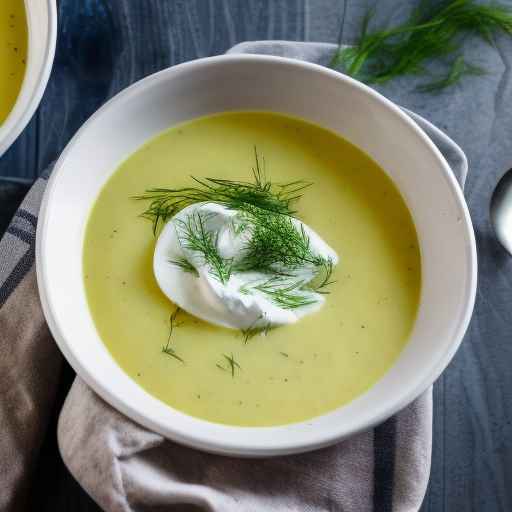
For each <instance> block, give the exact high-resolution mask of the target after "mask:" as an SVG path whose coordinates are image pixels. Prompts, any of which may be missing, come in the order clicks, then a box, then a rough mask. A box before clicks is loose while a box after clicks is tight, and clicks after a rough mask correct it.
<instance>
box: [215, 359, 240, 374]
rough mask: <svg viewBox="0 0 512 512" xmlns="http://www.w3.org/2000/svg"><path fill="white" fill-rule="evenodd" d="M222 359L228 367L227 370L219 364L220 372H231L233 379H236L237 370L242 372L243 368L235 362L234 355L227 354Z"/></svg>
mask: <svg viewBox="0 0 512 512" xmlns="http://www.w3.org/2000/svg"><path fill="white" fill-rule="evenodd" d="M222 357H223V358H224V359H225V361H226V363H225V364H227V365H228V367H227V368H226V367H224V366H222V365H221V364H219V363H217V364H216V366H217V368H219V370H223V371H229V372H230V373H231V377H232V378H234V377H235V372H236V370H238V371H240V370H242V367H241V366H240V365H239V364H238V363H237V362H236V361H235V358H234V357H233V354H231V355H229V356H228V355H226V354H222Z"/></svg>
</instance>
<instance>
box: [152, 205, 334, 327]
mask: <svg viewBox="0 0 512 512" xmlns="http://www.w3.org/2000/svg"><path fill="white" fill-rule="evenodd" d="M291 220H292V222H293V223H294V225H295V227H296V228H297V229H298V230H299V232H302V233H303V234H305V236H307V238H308V240H309V247H310V252H311V253H312V254H314V255H315V256H318V257H321V258H323V259H324V260H325V261H328V262H329V264H331V265H336V264H337V263H338V255H337V254H336V252H335V251H334V250H333V249H332V248H331V247H329V245H327V243H326V242H324V241H323V240H322V238H321V237H320V236H319V235H318V234H317V233H315V231H313V230H312V229H311V228H310V227H309V226H307V225H306V224H304V223H303V222H301V221H300V220H298V219H291ZM191 232H192V234H193V235H194V237H195V238H194V240H191V238H190V235H191ZM251 236H252V231H251V229H247V226H246V223H245V222H244V218H243V216H242V215H241V214H240V212H238V211H237V210H231V209H229V208H227V207H225V206H223V205H220V204H217V203H196V204H192V205H190V206H188V207H186V208H184V209H183V210H181V211H180V212H179V213H177V214H176V215H175V216H174V217H173V218H172V219H170V220H169V221H168V222H167V224H166V225H165V226H164V227H163V229H162V231H161V233H160V235H159V237H158V240H157V243H156V246H155V252H154V258H153V270H154V274H155V277H156V280H157V282H158V285H159V286H160V288H161V290H162V291H163V293H164V294H165V295H166V296H167V297H168V298H169V299H170V300H171V301H173V302H174V303H175V304H176V305H177V306H179V307H180V308H181V309H183V310H184V311H186V312H188V313H190V314H192V315H194V316H196V317H198V318H201V319H203V320H206V321H207V322H210V323H212V324H216V325H220V326H224V327H229V328H233V329H252V328H256V329H258V328H261V329H264V328H266V327H275V326H280V325H285V324H290V323H294V322H296V321H297V320H299V319H300V318H301V317H303V316H304V315H307V314H309V313H313V312H314V311H317V310H318V309H319V308H321V307H322V305H323V303H324V302H325V296H324V295H322V294H320V293H317V292H316V291H315V290H314V288H313V287H308V283H310V282H311V281H312V280H313V279H314V278H315V274H316V273H317V272H318V269H315V268H314V267H312V265H308V264H304V265H302V266H299V267H295V268H294V269H293V271H292V272H284V271H286V269H276V272H275V273H274V274H269V273H268V271H267V272H258V271H251V270H249V271H243V270H242V271H237V270H236V269H237V266H239V265H238V264H239V263H240V262H243V258H244V256H245V254H246V251H247V247H248V243H249V242H250V239H251ZM197 238H199V239H200V240H199V241H200V242H201V241H202V242H205V241H206V242H209V248H210V249H211V248H212V247H213V249H214V251H213V256H212V257H210V258H206V257H205V254H204V250H198V247H197V244H196V243H195V242H197ZM226 262H227V264H225V263H226ZM223 263H224V265H223ZM297 283H299V284H300V283H302V285H301V286H300V287H295V288H294V286H296V285H297ZM280 290H281V292H282V290H284V293H285V294H286V293H292V294H295V295H297V294H298V295H299V297H301V299H302V298H303V299H304V300H301V301H300V302H301V303H302V305H299V306H298V307H297V306H293V307H290V306H289V305H287V304H283V301H282V300H279V298H278V299H276V293H273V292H277V293H278V294H279V293H281V292H280ZM286 290H288V291H286ZM284 302H286V301H284Z"/></svg>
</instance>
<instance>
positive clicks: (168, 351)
mask: <svg viewBox="0 0 512 512" xmlns="http://www.w3.org/2000/svg"><path fill="white" fill-rule="evenodd" d="M180 311H181V309H180V308H179V307H177V308H176V309H175V310H174V311H173V312H172V313H171V316H170V317H169V336H168V337H167V343H166V344H165V345H164V346H163V347H162V352H163V353H164V354H167V355H168V356H171V357H173V358H174V359H177V360H178V361H180V362H181V363H185V361H184V360H183V359H182V358H181V357H180V356H179V355H178V354H176V351H175V350H174V349H173V348H172V347H171V341H172V340H171V338H172V333H173V332H174V329H175V327H177V326H178V325H179V323H178V321H177V318H178V313H179V312H180Z"/></svg>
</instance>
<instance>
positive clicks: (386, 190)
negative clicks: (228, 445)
mask: <svg viewBox="0 0 512 512" xmlns="http://www.w3.org/2000/svg"><path fill="white" fill-rule="evenodd" d="M254 146H256V147H257V149H258V152H259V154H260V155H262V156H263V157H264V158H265V162H266V174H267V178H270V179H271V180H272V181H274V182H289V181H293V180H299V179H301V180H306V181H309V182H312V183H313V185H312V186H310V187H309V188H307V189H306V190H305V191H304V192H303V197H302V198H301V199H300V201H299V202H298V203H297V211H298V215H299V216H300V218H301V219H302V220H303V221H304V222H306V223H307V224H308V225H309V226H311V227H312V228H313V229H314V230H315V231H316V232H317V233H319V234H320V235H321V236H322V238H323V239H324V240H325V241H326V242H327V243H328V244H329V245H330V246H331V247H333V248H334V250H335V251H336V252H337V253H338V255H339V257H340V262H339V264H338V265H337V266H336V268H335V272H334V275H333V278H334V279H335V280H336V281H335V282H334V283H333V284H332V285H331V286H330V294H329V295H328V296H327V300H326V302H325V304H324V306H323V307H322V309H321V310H320V311H319V312H317V313H314V314H312V315H308V316H306V317H304V318H303V319H301V320H300V321H298V322H297V323H295V324H292V325H287V326H283V327H279V328H276V329H274V330H272V331H270V332H269V333H268V334H267V335H257V336H255V337H253V338H252V339H250V340H249V341H248V342H247V343H244V337H243V335H242V334H241V333H240V332H239V331H236V330H231V329H226V328H222V327H215V326H212V325H209V324H207V323H206V322H203V321H201V320H198V319H197V318H194V317H192V316H190V315H188V314H186V313H183V312H180V313H179V314H178V317H177V318H176V321H175V327H174V329H173V331H172V336H171V343H172V347H173V350H174V351H175V354H177V355H178V356H179V358H181V359H182V361H183V362H182V361H180V360H179V359H177V358H175V357H171V356H169V355H168V354H166V353H163V352H162V347H163V346H165V345H166V343H167V342H168V340H169V332H170V325H169V317H170V314H171V313H172V312H173V311H174V309H175V307H174V305H173V304H172V303H171V302H170V301H169V300H168V299H167V297H166V296H164V294H163V293H162V292H161V291H160V289H159V287H158V285H157V283H156V281H155V278H154V275H153V268H152V259H153V251H154V247H155V237H154V236H153V233H152V226H151V222H150V221H148V220H147V219H144V218H141V217H140V214H141V212H142V211H143V210H144V209H145V207H146V206H147V205H145V204H142V203H141V202H140V201H136V200H134V199H133V198H132V196H135V195H140V194H141V193H143V192H144V191H145V190H146V189H149V188H153V187H171V188H176V187H184V186H188V185H191V184H192V182H191V179H190V175H193V176H197V177H212V178H229V179H237V180H248V179H250V177H251V167H252V166H253V164H254V156H253V148H254ZM83 266H84V280H85V287H86V292H87V298H88V302H89V306H90V311H91V314H92V318H93V320H94V322H95V325H96V328H97V330H98V332H99V335H100V337H101V338H102V340H103V341H104V343H105V344H106V346H107V347H108V349H109V351H110V353H111V354H112V356H113V358H114V359H115V360H116V361H117V362H118V364H119V365H120V366H121V367H122V368H123V370H124V371H125V372H126V373H127V374H128V375H130V376H131V377H132V378H133V379H134V380H135V381H137V382H138V383H139V384H140V385H141V386H142V387H144V388H145V389H146V390H147V391H148V392H149V393H151V394H153V395H154V396H156V397H157V398H159V399H160V400H162V401H164V402H166V403H167V404H169V405H171V406H172V407H174V408H176V409H178V410H181V411H183V412H186V413H188V414H190V415H193V416H197V417H200V418H203V419H206V420H210V421H213V422H219V423H226V424H233V425H245V426H263V425H278V424H285V423H290V422H295V421H300V420H305V419H308V418H311V417H314V416H317V415H320V414H322V413H326V412H328V411H331V410H333V409H335V408H337V407H339V406H340V405H342V404H345V403H347V402H349V401H351V400H353V399H354V398H356V397H357V396H358V395H360V394H362V393H364V392H365V391H366V390H367V389H368V388H370V387H371V386H372V385H373V384H374V383H375V382H376V381H377V380H378V379H380V378H381V377H382V376H383V375H384V373H385V372H386V371H387V370H388V369H389V368H390V366H391V365H392V364H393V362H394V361H395V360H396V359H397V357H398V356H399V354H400V352H401V350H402V349H403V348H404V345H405V344H406V342H407V339H408V336H409V334H410V332H411V329H412V327H413V324H414V320H415V316H416V311H417V308H418V302H419V294H420V275H421V264H420V254H419V249H418V241H417V237H416V232H415V229H414V226H413V222H412V219H411V216H410V214H409V211H408V209H407V207H406V205H405V203H404V201H403V200H402V198H401V196H400V194H399V192H398V191H397V189H396V188H395V187H394V185H393V184H392V182H391V181H390V180H389V178H388V177H387V176H386V174H385V173H384V172H383V171H382V170H381V169H380V168H379V167H378V166H377V165H376V164H375V162H373V161H372V160H371V159H370V158H369V157H368V156H366V155H365V154H364V153H363V152H362V151H360V150H359V149H357V148H356V147H354V146H353V145H351V144H350V143H348V142H347V141H345V140H343V139H341V138H339V137H338V136H336V135H334V134H333V133H331V132H328V131H326V130H324V129H321V128H319V127H317V126H314V125H312V124H309V123H306V122H304V121H302V120H298V119H293V118H289V117H285V116H281V115H276V114H271V113H264V112H237V113H225V114H219V115H215V116H210V117H205V118H201V119H197V120H193V121H191V122H188V123H185V124H182V125H180V126H177V127H174V128H171V129H170V130H168V131H166V132H164V133H162V134H161V135H159V136H158V137H156V138H154V139H153V140H151V141H149V142H148V143H146V144H145V145H144V146H142V147H141V148H140V149H139V150H138V151H136V152H135V153H134V154H133V155H131V156H130V157H129V158H128V159H127V160H126V161H125V162H124V163H122V164H121V166H120V167H119V169H118V170H117V171H116V172H115V173H114V174H113V175H112V177H111V178H110V179H109V180H108V182H107V183H106V185H105V186H104V187H103V189H102V191H101V193H100V194H99V197H98V199H97V201H96V203H95V205H94V207H93V209H92V212H91V214H90V219H89V222H88V225H87V229H86V236H85V243H84V259H83ZM226 356H227V357H229V358H231V357H232V358H233V360H234V361H236V363H237V364H238V366H235V367H234V368H233V372H232V371H231V368H230V365H229V362H228V361H227V357H226Z"/></svg>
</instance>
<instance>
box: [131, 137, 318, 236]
mask: <svg viewBox="0 0 512 512" xmlns="http://www.w3.org/2000/svg"><path fill="white" fill-rule="evenodd" d="M254 158H255V165H254V167H253V169H252V174H253V181H252V182H251V181H236V180H224V179H219V178H202V179H200V178H196V177H194V176H191V178H192V179H193V180H194V181H195V183H196V186H192V187H183V188H176V189H173V188H152V189H149V190H147V191H146V193H145V194H142V195H140V196H135V197H134V199H137V200H139V201H149V206H148V208H147V209H146V210H145V211H144V212H143V213H142V217H145V218H147V219H149V220H151V221H152V222H153V233H154V234H155V235H156V233H157V232H158V229H159V228H160V226H162V225H163V224H165V222H167V220H169V219H170V218H171V217H173V216H174V215H176V214H177V213H178V212H179V211H181V210H183V208H186V207H187V206H190V205H191V204H195V203H201V202H211V203H217V204H221V205H224V206H226V207H227V208H230V209H233V210H237V209H239V208H241V207H242V206H244V205H253V206H257V207H258V208H261V209H262V210H265V211H267V212H273V213H281V214H283V215H294V214H295V213H296V212H295V210H294V209H293V203H294V202H295V201H297V200H298V199H299V198H300V197H301V192H302V190H304V189H305V188H306V187H309V186H310V185H311V183H308V182H305V181H301V180H299V181H293V182H289V183H285V184H279V183H272V182H271V181H270V180H268V179H267V177H266V174H265V169H264V165H263V168H262V165H261V162H260V157H259V156H258V151H257V149H256V147H255V148H254ZM262 160H263V162H264V159H262Z"/></svg>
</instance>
